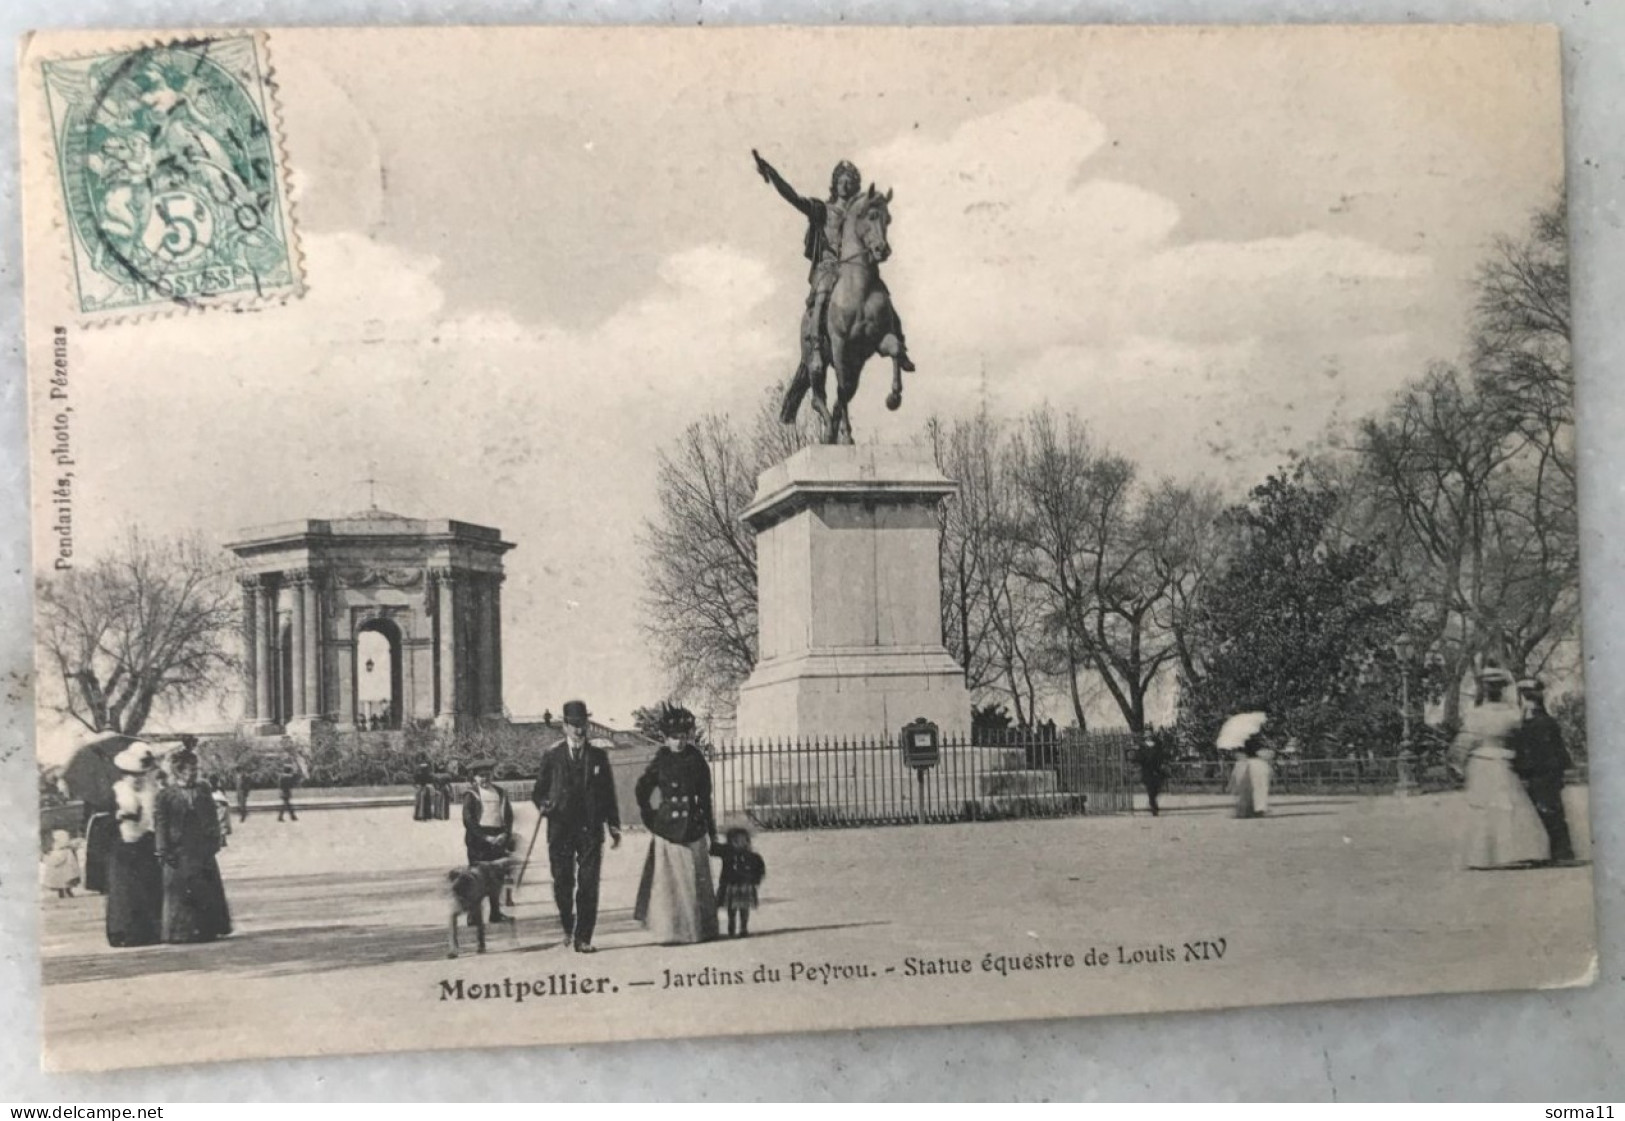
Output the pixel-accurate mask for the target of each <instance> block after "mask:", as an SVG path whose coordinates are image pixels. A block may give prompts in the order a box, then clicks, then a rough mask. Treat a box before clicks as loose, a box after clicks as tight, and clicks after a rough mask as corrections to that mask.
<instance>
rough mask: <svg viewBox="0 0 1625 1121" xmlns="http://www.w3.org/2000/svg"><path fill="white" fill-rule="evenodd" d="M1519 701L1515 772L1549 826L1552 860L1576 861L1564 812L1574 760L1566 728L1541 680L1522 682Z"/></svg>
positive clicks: (1512, 744) (1513, 735) (1547, 828)
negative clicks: (1520, 717)
mask: <svg viewBox="0 0 1625 1121" xmlns="http://www.w3.org/2000/svg"><path fill="white" fill-rule="evenodd" d="M1518 700H1519V702H1520V703H1521V705H1522V707H1523V724H1522V725H1521V726H1519V727H1518V729H1517V730H1516V731H1514V732H1513V733H1512V743H1511V747H1512V751H1513V757H1512V769H1513V770H1514V771H1516V772H1517V775H1518V778H1519V779H1521V780H1522V781H1523V787H1524V789H1525V790H1527V791H1528V792H1529V800H1530V801H1531V802H1533V803H1534V804H1535V812H1536V813H1537V814H1539V815H1540V823H1541V824H1542V825H1543V826H1545V827H1546V837H1547V839H1548V840H1549V841H1550V842H1551V859H1552V861H1553V862H1554V863H1566V862H1568V861H1571V860H1573V859H1574V840H1573V838H1572V837H1570V836H1569V817H1568V813H1567V812H1566V811H1565V810H1564V809H1563V777H1564V772H1566V771H1567V770H1568V769H1569V767H1570V766H1572V765H1573V760H1571V759H1570V758H1569V753H1568V749H1567V748H1565V747H1564V746H1563V731H1562V729H1561V728H1559V727H1558V725H1557V721H1556V720H1553V719H1552V717H1551V715H1550V714H1549V713H1547V711H1546V686H1545V685H1544V684H1542V683H1541V681H1540V680H1539V679H1538V678H1525V679H1524V680H1522V681H1520V682H1518Z"/></svg>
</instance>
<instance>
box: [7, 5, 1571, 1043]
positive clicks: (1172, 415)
mask: <svg viewBox="0 0 1625 1121" xmlns="http://www.w3.org/2000/svg"><path fill="white" fill-rule="evenodd" d="M1561 61H1562V59H1561V56H1560V42H1559V37H1558V34H1557V32H1556V31H1555V30H1554V29H1553V28H1550V27H1534V26H1522V25H1513V24H1507V25H1500V26H1469V25H1461V26H1427V25H1419V24H1418V25H1411V26H1364V27H1356V26H1327V25H1321V26H1310V25H1303V26H1293V27H1288V26H1275V27H1239V26H1237V27H1223V28H1221V27H1202V28H1196V27H1175V26H1166V27H1156V28H1152V27H1129V26H1122V27H1060V26H1030V27H1003V28H993V27H956V28H925V27H861V28H860V27H840V28H770V27H760V28H748V29H747V28H727V29H716V28H709V27H707V28H703V29H702V28H695V29H688V30H681V29H656V28H650V27H644V28H633V27H619V28H607V27H600V28H588V27H576V28H558V27H555V28H540V27H530V28H512V27H509V28H497V27H479V28H476V27H468V28H447V27H436V28H430V27H419V28H410V29H408V28H398V29H380V28H366V27H350V28H308V27H307V28H287V29H276V28H271V29H260V30H223V29H217V30H210V31H193V30H185V29H169V30H145V31H141V30H128V31H66V30H64V31H52V32H41V33H38V34H36V35H33V36H31V37H30V38H29V39H28V40H27V41H26V42H25V43H24V44H23V48H22V52H21V54H20V58H19V64H18V65H19V80H20V87H19V105H20V121H21V131H20V152H21V160H22V176H21V185H22V188H23V199H22V201H23V216H24V225H23V238H24V248H25V250H26V260H25V267H26V320H25V322H26V329H27V338H26V358H27V364H28V386H27V391H28V396H29V432H30V436H31V444H30V450H29V456H30V464H31V469H32V475H31V478H32V511H33V523H32V536H33V542H34V573H33V579H34V623H33V626H34V646H35V666H36V677H35V681H34V693H35V700H36V705H37V714H38V717H37V719H38V727H37V737H36V741H37V747H36V760H35V762H36V765H37V772H38V789H39V807H40V810H39V813H40V817H39V835H38V838H37V841H38V857H39V886H38V898H39V913H40V919H39V940H40V945H39V969H40V973H41V984H42V990H41V1003H42V1033H43V1041H44V1054H43V1062H44V1064H45V1067H46V1068H47V1069H48V1070H51V1071H105V1070H112V1069H119V1068H129V1067H149V1066H160V1065H166V1064H174V1063H201V1062H224V1061H232V1060H251V1059H272V1058H287V1057H296V1056H327V1055H341V1054H352V1053H356V1052H362V1051H367V1052H372V1051H425V1050H436V1049H452V1048H470V1047H489V1046H496V1045H502V1046H514V1045H528V1044H580V1043H595V1042H606V1041H615V1040H633V1039H668V1038H673V1037H709V1036H737V1035H754V1034H759V1033H772V1032H792V1031H820V1030H832V1029H868V1028H877V1029H878V1028H890V1027H903V1026H914V1025H947V1024H964V1023H979V1022H986V1021H1016V1020H1045V1019H1055V1018H1063V1017H1079V1016H1105V1015H1120V1014H1130V1013H1133V1014H1138V1013H1158V1012H1173V1011H1181V1010H1197V1009H1221V1008H1232V1007H1237V1006H1249V1005H1276V1004H1295V1003H1302V1002H1313V1001H1327V1000H1343V999H1350V998H1375V997H1396V996H1406V995H1418V994H1430V993H1464V992H1485V991H1497V990H1534V989H1548V990H1549V989H1562V988H1570V987H1582V986H1586V985H1589V984H1592V983H1593V982H1594V981H1595V980H1596V978H1597V975H1598V957H1597V948H1596V940H1597V924H1596V917H1595V914H1594V896H1593V871H1594V869H1593V864H1592V847H1591V836H1592V831H1591V820H1592V809H1591V805H1590V799H1589V786H1590V783H1589V776H1590V760H1591V756H1590V753H1589V750H1588V736H1587V724H1586V719H1585V712H1586V682H1585V679H1584V668H1585V658H1584V655H1583V652H1582V642H1583V635H1582V625H1581V623H1582V621H1581V611H1580V551H1581V547H1580V543H1581V526H1580V517H1579V501H1578V487H1579V482H1578V476H1579V473H1580V472H1579V460H1580V458H1581V457H1580V456H1579V455H1578V454H1577V451H1576V441H1575V421H1576V416H1575V396H1574V381H1575V379H1574V366H1573V360H1572V357H1571V350H1570V285H1569V259H1570V239H1569V221H1568V204H1567V193H1566V185H1565V176H1564V167H1565V164H1564V132H1563V74H1562V69H1561V65H1560V64H1561ZM1588 524H1589V523H1588ZM132 1029H134V1030H132Z"/></svg>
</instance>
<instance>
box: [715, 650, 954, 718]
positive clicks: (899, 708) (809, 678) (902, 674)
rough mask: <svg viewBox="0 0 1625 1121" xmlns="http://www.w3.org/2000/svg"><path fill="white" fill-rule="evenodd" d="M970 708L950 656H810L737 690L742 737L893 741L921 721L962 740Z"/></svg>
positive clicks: (765, 667)
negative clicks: (919, 719) (881, 738)
mask: <svg viewBox="0 0 1625 1121" xmlns="http://www.w3.org/2000/svg"><path fill="white" fill-rule="evenodd" d="M970 708H971V702H970V694H969V693H968V692H966V690H965V674H964V671H963V670H961V669H960V668H959V663H957V662H955V661H954V660H953V658H952V657H950V656H949V655H948V652H947V651H946V650H942V649H940V648H939V649H938V650H936V651H935V652H932V651H927V650H915V651H902V650H889V651H878V650H867V651H863V652H850V651H849V652H844V653H836V652H819V653H809V654H807V655H805V656H803V657H799V658H792V659H784V660H779V661H776V662H772V663H762V664H758V665H757V667H756V672H754V673H752V674H751V676H750V679H749V680H748V681H746V682H745V684H744V685H743V686H742V687H741V688H740V690H739V709H738V737H739V738H740V739H765V738H789V739H802V738H811V737H824V736H844V737H847V738H854V737H863V736H868V737H895V736H896V735H897V733H898V731H899V730H900V729H901V728H902V727H903V725H904V724H907V723H908V722H909V721H911V720H915V719H918V718H920V717H924V718H925V719H927V720H930V721H932V722H933V723H935V724H936V725H937V726H938V727H939V728H941V729H942V733H943V735H944V736H957V737H964V736H966V735H967V734H968V733H969V729H970Z"/></svg>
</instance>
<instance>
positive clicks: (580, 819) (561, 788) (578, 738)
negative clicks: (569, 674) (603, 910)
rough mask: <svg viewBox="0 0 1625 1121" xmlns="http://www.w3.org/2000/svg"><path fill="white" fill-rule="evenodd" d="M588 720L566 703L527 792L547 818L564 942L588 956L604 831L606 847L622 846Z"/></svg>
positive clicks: (603, 760)
mask: <svg viewBox="0 0 1625 1121" xmlns="http://www.w3.org/2000/svg"><path fill="white" fill-rule="evenodd" d="M588 717H589V714H588V712H587V705H586V702H584V701H567V702H565V705H564V741H563V742H562V743H558V744H555V745H554V746H553V747H552V748H551V749H550V750H549V751H548V752H547V753H546V754H545V755H543V756H542V771H541V774H540V775H539V776H538V777H537V779H536V786H535V788H534V789H533V790H532V791H531V801H533V802H534V803H536V808H537V809H538V810H540V811H541V813H542V814H543V816H545V817H546V818H547V857H548V864H549V865H550V867H551V869H552V873H553V902H554V904H555V905H556V906H557V907H558V909H559V923H560V925H562V926H563V928H564V938H565V941H566V942H567V943H569V944H570V945H572V946H573V947H574V948H575V950H576V952H577V953H583V954H590V953H592V952H593V944H592V935H593V930H594V928H595V927H596V926H597V925H598V880H599V874H600V872H601V871H602V867H603V858H604V830H605V829H606V828H607V829H608V830H609V841H610V847H612V848H619V847H620V845H621V813H620V808H619V806H618V805H617V804H616V800H615V780H614V778H613V776H612V775H611V773H610V767H609V756H608V755H606V754H605V753H604V751H603V749H602V748H598V747H594V746H593V745H592V744H590V743H588V742H587V720H588Z"/></svg>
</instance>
